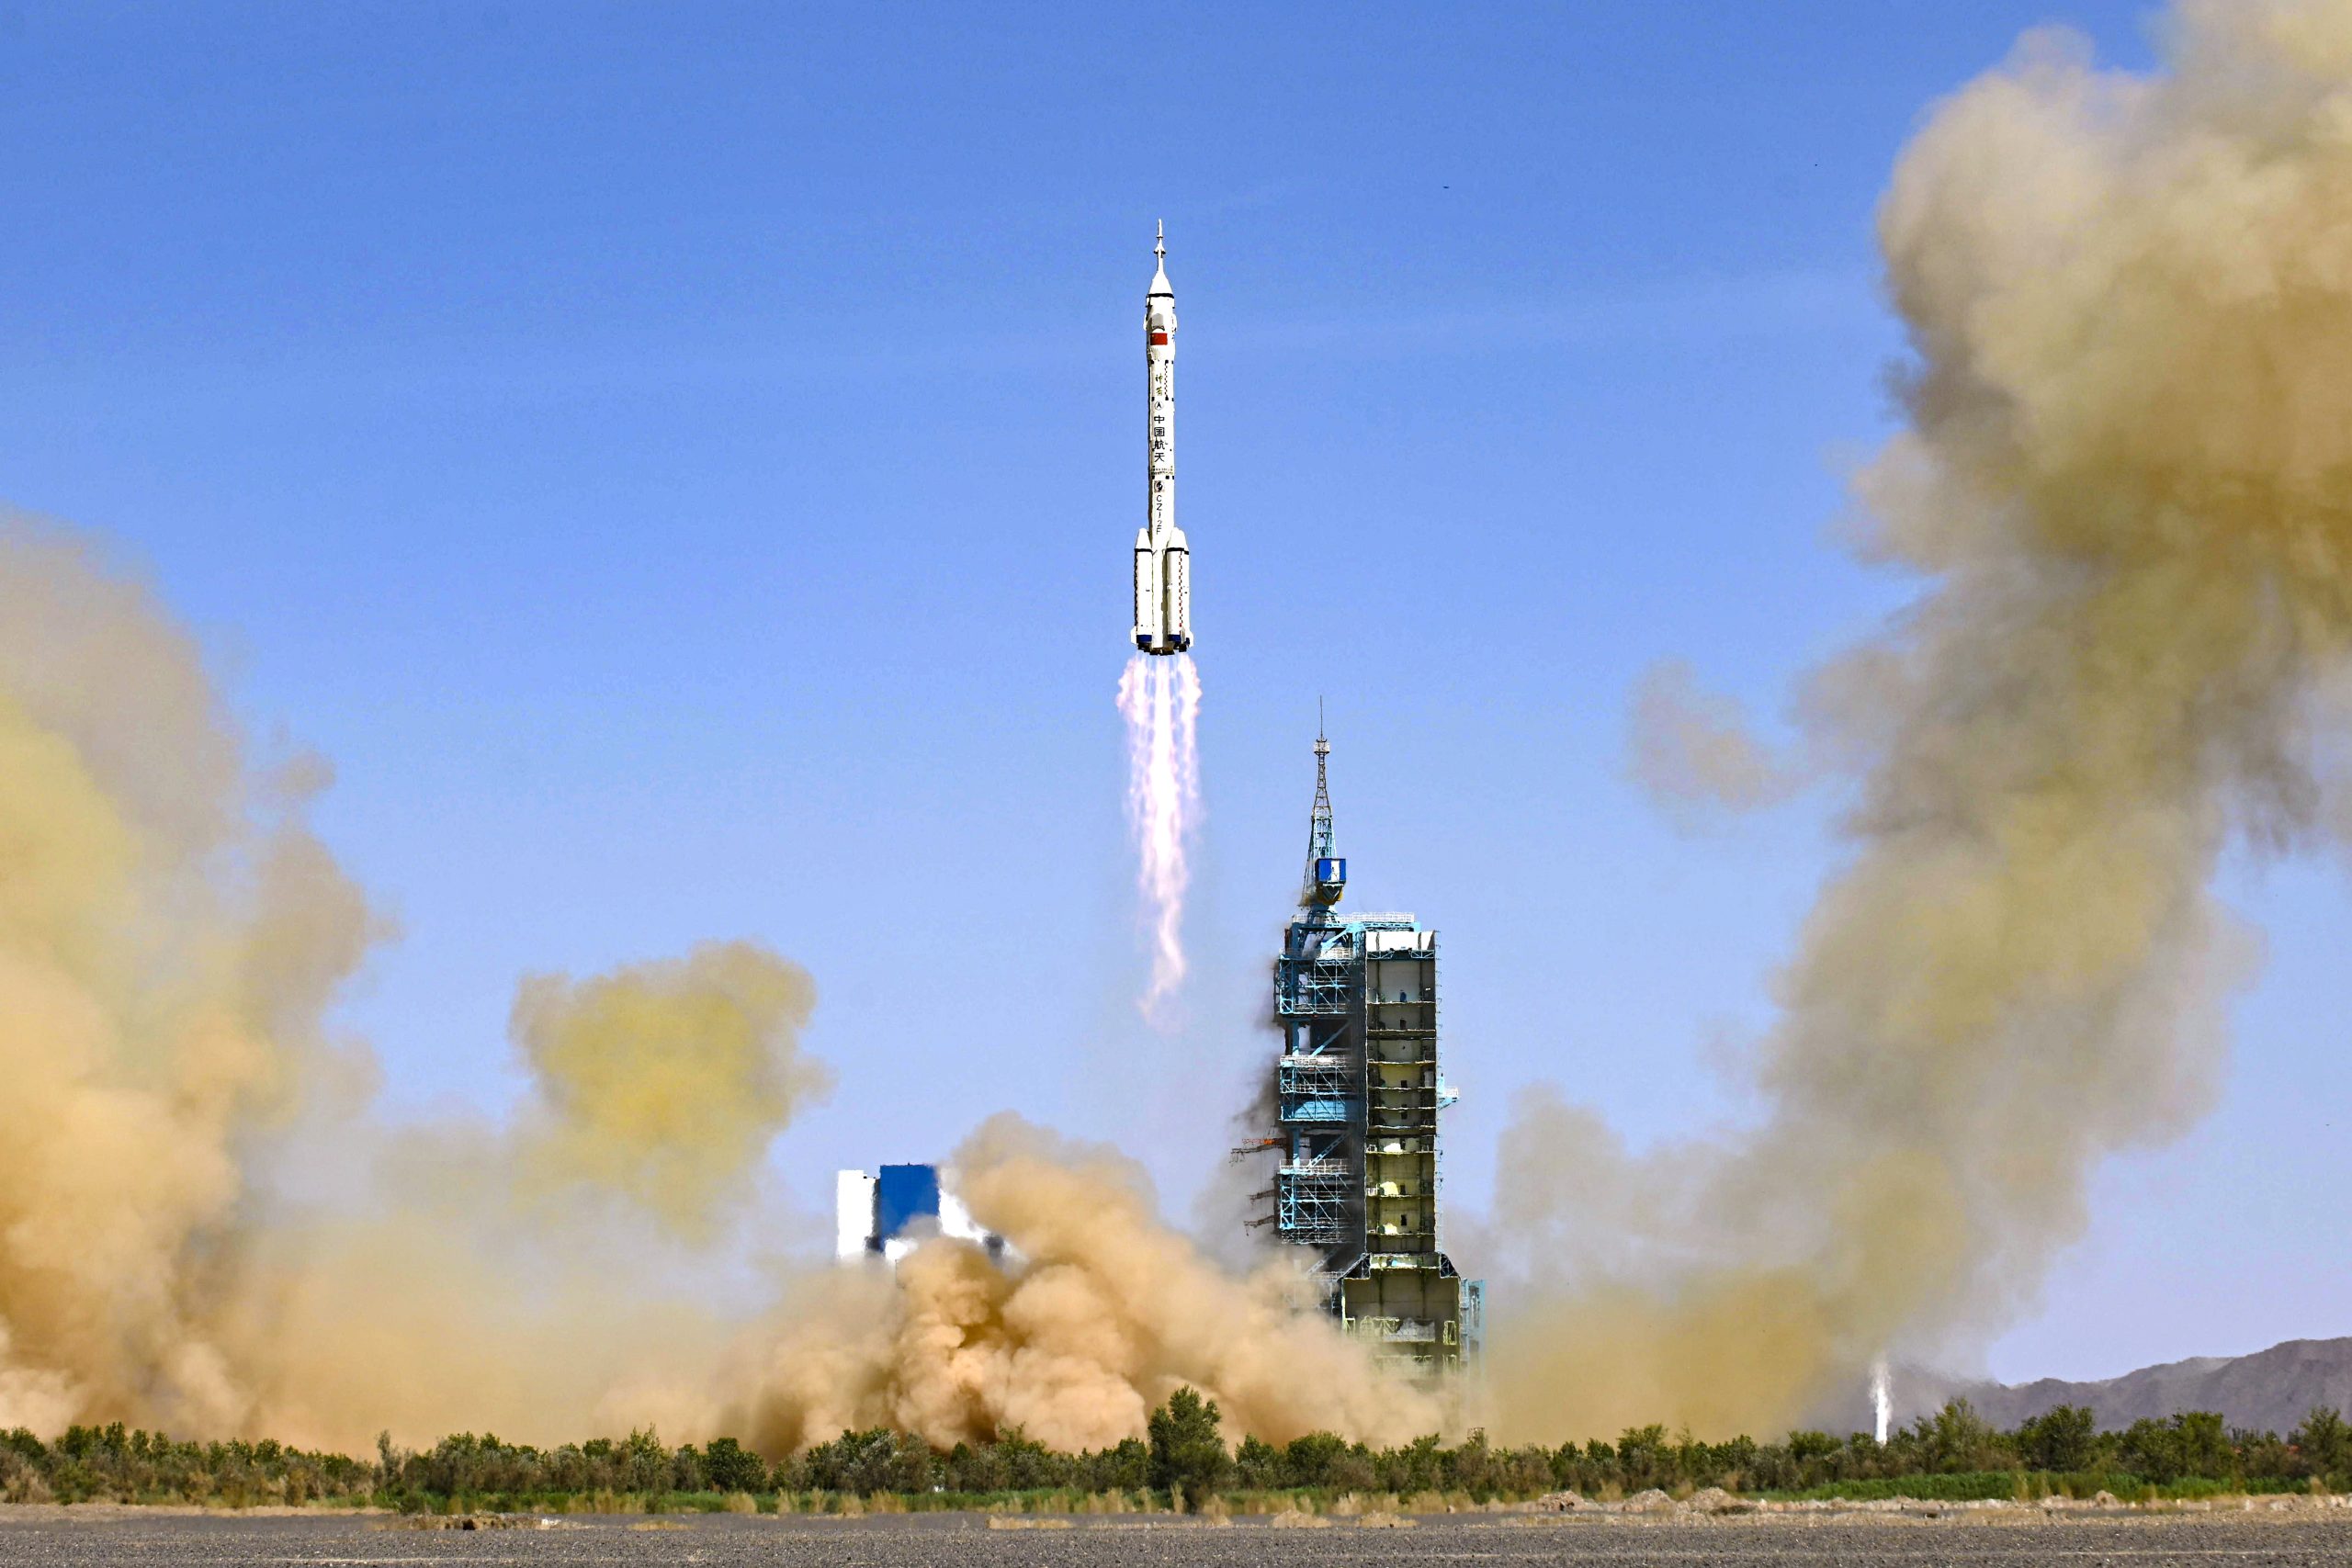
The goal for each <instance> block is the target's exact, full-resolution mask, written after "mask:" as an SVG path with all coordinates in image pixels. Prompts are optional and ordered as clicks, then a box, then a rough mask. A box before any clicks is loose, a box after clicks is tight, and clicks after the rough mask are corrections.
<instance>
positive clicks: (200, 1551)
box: [0, 1508, 2352, 1568]
mask: <svg viewBox="0 0 2352 1568" xmlns="http://www.w3.org/2000/svg"><path fill="white" fill-rule="evenodd" d="M2058 1561H2073V1562H2089V1563H2109V1562H2152V1563H2153V1562H2192V1561H2195V1562H2211V1561H2226V1562H2230V1563H2231V1564H2232V1565H2233V1568H2239V1565H2245V1568H2263V1565H2268V1564H2312V1565H2314V1568H2316V1565H2318V1564H2322V1563H2326V1564H2337V1563H2342V1562H2346V1561H2352V1517H2346V1515H2345V1514H2343V1513H2335V1514H2333V1515H2329V1516H2316V1515H2311V1514H2301V1515H2295V1516H2288V1517H2281V1516H2278V1515H2275V1514H2268V1513H2257V1514H2236V1513H2215V1514H2177V1515H2160V1516H2146V1515H2122V1516H2109V1517H2063V1518H2042V1517H2008V1516H2001V1517H1985V1516H1973V1517H1972V1516H1967V1515H1962V1516H1957V1517H1943V1518H1922V1517H1888V1516H1885V1515H1871V1514H1861V1513H1852V1514H1826V1515H1811V1516H1797V1517H1785V1516H1784V1517H1770V1516H1758V1517H1740V1518H1717V1519H1701V1518H1679V1519H1637V1518H1623V1517H1611V1518H1593V1517H1582V1518H1578V1517H1565V1518H1563V1517H1530V1516H1511V1515H1472V1516H1452V1517H1448V1516H1436V1517H1420V1518H1415V1519H1409V1520H1406V1521H1391V1520H1389V1519H1385V1518H1382V1519H1377V1520H1376V1521H1375V1522H1374V1523H1372V1524H1366V1523H1363V1522H1361V1521H1358V1520H1354V1519H1332V1520H1330V1521H1329V1523H1328V1524H1326V1525H1323V1526H1320V1527H1317V1528H1306V1529H1300V1528H1277V1527H1275V1526H1273V1525H1271V1524H1270V1523H1268V1522H1267V1521H1266V1520H1264V1519H1258V1518H1243V1519H1237V1520H1235V1521H1234V1522H1233V1523H1232V1524H1231V1525H1230V1526H1216V1525H1212V1524H1207V1523H1203V1522H1199V1521H1193V1520H1182V1519H1177V1520H1167V1519H1162V1520H1157V1521H1152V1522H1144V1521H1140V1520H1127V1519H1112V1518H1091V1519H1087V1518H1080V1519H1064V1520H1048V1519H1036V1518H1023V1519H1018V1520H999V1521H996V1522H995V1523H994V1524H991V1522H990V1521H989V1519H987V1518H985V1517H978V1516H975V1515H968V1514H932V1515H915V1516H891V1517H867V1518H857V1519H828V1518H811V1517H788V1518H781V1519H779V1518H759V1517H750V1518H746V1517H732V1516H727V1515H707V1516H696V1517H659V1518H650V1519H649V1518H629V1517H605V1518H594V1519H579V1518H566V1519H562V1520H548V1521H538V1520H525V1521H521V1522H519V1523H516V1524H514V1525H511V1526H508V1525H506V1524H505V1523H504V1522H503V1521H502V1522H501V1528H495V1529H471V1530H469V1529H448V1528H426V1529H420V1528H416V1526H415V1525H413V1523H411V1522H408V1521H403V1520H399V1519H395V1518H389V1517H383V1516H380V1515H378V1516H369V1515H327V1516H321V1515H292V1516H287V1515H279V1516H268V1517H263V1516H254V1515H220V1514H193V1513H165V1512H162V1511H158V1510H146V1509H119V1510H107V1509H96V1508H76V1509H72V1510H67V1509H61V1508H21V1509H6V1510H0V1562H6V1563H11V1564H14V1563H24V1564H28V1565H37V1568H48V1565H50V1564H60V1565H62V1564H75V1565H81V1564H92V1565H96V1564H117V1563H121V1564H140V1565H141V1568H148V1565H153V1564H156V1563H338V1564H348V1563H371V1562H383V1563H395V1562H396V1563H425V1562H498V1563H508V1562H514V1563H539V1562H545V1563H653V1564H662V1563H700V1564H712V1565H725V1564H730V1563H753V1562H760V1563H773V1562H786V1563H823V1564H843V1565H849V1564H856V1565H858V1568H948V1565H950V1564H962V1563H970V1562H984V1563H989V1564H1002V1565H1004V1568H1028V1565H1030V1564H1039V1565H1046V1564H1051V1565H1055V1568H1062V1565H1080V1568H1083V1565H1094V1564H1101V1565H1103V1568H1110V1565H1113V1564H1125V1563H1180V1562H1181V1563H1203V1564H1211V1565H1216V1564H1234V1565H1236V1568H1240V1565H1242V1564H1255V1563H1261V1562H1284V1563H1289V1562H1296V1563H1341V1562H1348V1563H1352V1562H1382V1563H1399V1564H1407V1563H1419V1562H1430V1563H1436V1562H1444V1563H1448V1564H1454V1563H1462V1562H1497V1563H1514V1562H1547V1563H1549V1562H1559V1563H1580V1562H1594V1563H1676V1564H1702V1563H1724V1564H1731V1565H1736V1564H1750V1563H1753V1564H1758V1565H1765V1564H1770V1565H1772V1568H1781V1565H1785V1564H1795V1563H1902V1564H1904V1565H1905V1568H1943V1565H1946V1564H1950V1565H1952V1568H1962V1565H1969V1564H1977V1563H2001V1564H2011V1563H2014V1564H2024V1563H2038V1562H2058Z"/></svg>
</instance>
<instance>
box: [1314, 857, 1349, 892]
mask: <svg viewBox="0 0 2352 1568" xmlns="http://www.w3.org/2000/svg"><path fill="white" fill-rule="evenodd" d="M1347 879H1348V863H1347V860H1346V859H1345V857H1334V856H1330V855H1326V856H1324V857H1322V858H1321V859H1319V860H1317V862H1316V863H1315V880H1316V881H1317V882H1320V883H1323V884H1325V885H1326V886H1329V885H1330V884H1333V883H1340V882H1345V881H1346V880H1347Z"/></svg>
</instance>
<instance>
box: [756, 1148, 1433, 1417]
mask: <svg viewBox="0 0 2352 1568" xmlns="http://www.w3.org/2000/svg"><path fill="white" fill-rule="evenodd" d="M955 1169H956V1174H957V1177H958V1179H959V1181H960V1187H959V1190H960V1192H961V1193H962V1195H963V1197H964V1199H965V1200H966V1201H967V1203H968V1204H969V1206H970V1208H971V1211H972V1214H973V1216H974V1218H976V1219H977V1220H978V1221H979V1222H980V1223H981V1224H984V1225H986V1226H988V1227H989V1228H991V1229H993V1230H996V1231H998V1232H1000V1233H1001V1234H1002V1235H1006V1236H1009V1237H1011V1238H1012V1239H1013V1241H1014V1242H1015V1243H1016V1245H1017V1246H1018V1247H1019V1248H1020V1251H1021V1253H1022V1258H1021V1259H1020V1261H1019V1262H1018V1264H1017V1265H1016V1266H1015V1267H1013V1268H1012V1269H1000V1268H998V1267H997V1266H996V1265H994V1264H993V1263H991V1262H990V1261H989V1259H988V1258H987V1256H986V1254H985V1253H984V1252H983V1251H982V1250H981V1249H980V1248H979V1247H977V1246H974V1245H972V1244H969V1243H946V1242H933V1243H929V1244H926V1245H925V1246H923V1247H920V1248H918V1249H917V1250H916V1252H915V1253H914V1255H913V1256H912V1257H910V1258H908V1259H907V1260H906V1262H905V1263H903V1264H902V1265H901V1266H900V1269H899V1280H898V1283H897V1284H896V1285H895V1286H894V1285H893V1284H891V1283H890V1281H889V1280H888V1279H887V1278H886V1277H884V1276H882V1275H881V1274H880V1272H879V1271H878V1270H876V1271H874V1272H871V1273H865V1274H859V1273H856V1272H851V1273H846V1274H842V1275H839V1276H836V1277H833V1278H831V1279H828V1280H822V1281H820V1282H818V1283H817V1284H816V1286H815V1287H814V1288H812V1289H810V1290H809V1291H807V1292H804V1293H803V1294H802V1295H801V1296H800V1297H799V1298H798V1299H797V1300H796V1301H795V1302H794V1303H792V1305H791V1310H790V1311H789V1312H788V1314H786V1316H785V1317H784V1318H783V1319H782V1320H781V1321H780V1322H779V1324H778V1325H776V1327H775V1330H774V1331H773V1333H772V1335H771V1336H769V1337H763V1340H762V1342H761V1343H760V1347H759V1349H758V1350H757V1352H756V1353H755V1354H754V1355H753V1356H752V1357H750V1358H749V1359H748V1362H747V1364H746V1365H745V1366H744V1367H743V1368H742V1370H741V1375H742V1376H743V1377H744V1378H745V1379H746V1380H747V1381H750V1382H753V1383H755V1384H756V1385H757V1386H758V1388H759V1390H760V1393H758V1395H757V1397H756V1398H755V1399H753V1400H752V1402H751V1403H750V1404H748V1405H745V1406H743V1407H741V1408H740V1409H738V1410H737V1411H735V1412H732V1413H730V1416H729V1419H728V1420H727V1421H725V1422H724V1423H722V1424H723V1425H726V1426H728V1427H729V1428H730V1429H735V1430H741V1431H744V1432H746V1433H748V1434H750V1435H751V1436H752V1438H753V1439H755V1440H756V1441H757V1442H758V1443H759V1444H760V1446H761V1447H763V1448H764V1449H767V1450H771V1451H781V1450H786V1449H790V1448H797V1447H798V1446H800V1445H802V1444H803V1443H806V1442H809V1441H811V1440H820V1439H822V1438H828V1437H830V1436H831V1435H832V1434H834V1433H836V1432H839V1431H841V1430H842V1429H843V1428H844V1427H857V1428H860V1429H863V1428H866V1427H880V1426H888V1427H899V1428H900V1429H902V1430H906V1431H910V1432H914V1433H917V1434H919V1435H921V1436H922V1437H923V1438H928V1439H929V1440H930V1441H931V1442H933V1443H934V1444H937V1445H939V1446H941V1447H947V1446H951V1445H953V1444H954V1443H956V1442H958V1441H963V1440H967V1439H978V1438H986V1437H989V1436H993V1435H995V1434H997V1433H999V1432H1002V1431H1005V1430H1007V1429H1009V1428H1012V1427H1021V1428H1023V1430H1024V1431H1025V1432H1026V1434H1027V1435H1028V1436H1029V1437H1030V1438H1035V1439H1036V1440H1038V1441H1041V1442H1044V1443H1046V1444H1047V1445H1049V1446H1051V1447H1056V1448H1063V1449H1071V1450H1075V1449H1081V1448H1100V1447H1103V1446H1106V1445H1108V1444H1111V1443H1115V1442H1117V1441H1119V1440H1120V1439H1122V1438H1129V1437H1136V1436H1140V1435H1141V1434H1142V1432H1143V1429H1144V1416H1145V1415H1146V1413H1147V1412H1148V1410H1149V1409H1150V1408H1151V1406H1153V1405H1154V1404H1158V1403H1159V1402H1160V1401H1161V1400H1164V1399H1165V1398H1166V1397H1167V1396H1168V1395H1169V1394H1170V1393H1172V1392H1173V1391H1174V1390H1175V1389H1176V1388H1178V1387H1179V1386H1182V1385H1190V1386H1192V1387H1193V1388H1196V1389H1199V1390H1201V1391H1202V1392H1203V1393H1205V1394H1207V1395H1209V1396H1210V1397H1212V1398H1214V1399H1216V1401H1217V1402H1218V1404H1220V1405H1221V1406H1222V1408H1223V1409H1224V1411H1225V1414H1226V1417H1227V1421H1228V1423H1229V1424H1230V1425H1231V1427H1233V1428H1234V1429H1235V1430H1236V1431H1238V1432H1250V1433H1255V1434H1257V1435H1259V1436H1261V1437H1264V1438H1269V1439H1272V1440H1276V1441H1284V1440H1287V1439H1289V1438H1294V1437H1297V1436H1300V1435H1301V1434H1303V1433H1306V1432H1309V1431H1314V1430H1317V1429H1322V1430H1328V1431H1340V1432H1345V1433H1349V1434H1351V1435H1354V1436H1359V1437H1363V1438H1367V1439H1371V1440H1375V1441H1382V1442H1401V1441H1405V1440H1408V1439H1409V1438H1412V1437H1414V1436H1416V1435H1418V1434H1420V1433H1423V1432H1433V1431H1437V1430H1440V1429H1441V1428H1442V1427H1453V1426H1455V1425H1458V1423H1457V1422H1455V1421H1453V1419H1452V1418H1451V1415H1452V1413H1451V1412H1450V1411H1449V1410H1448V1409H1447V1408H1445V1407H1444V1406H1443V1405H1442V1404H1440V1402H1439V1401H1438V1400H1437V1399H1436V1398H1434V1397H1433V1396H1431V1395H1430V1394H1428V1393H1423V1392H1421V1391H1419V1390H1418V1389H1415V1388H1412V1387H1410V1386H1408V1385H1404V1384H1401V1383H1394V1382H1389V1381H1387V1380H1385V1379H1382V1378H1379V1377H1376V1376H1375V1375H1374V1372H1373V1370H1372V1367H1371V1364H1370V1362H1369V1361H1368V1359H1366V1358H1365V1355H1364V1352H1363V1349H1362V1348H1361V1347H1359V1346H1358V1345H1357V1344H1355V1343H1354V1342H1352V1341H1350V1340H1347V1339H1344V1338H1342V1337H1340V1335H1339V1334H1337V1333H1336V1332H1335V1331H1334V1330H1333V1329H1332V1327H1331V1326H1330V1325H1329V1321H1328V1320H1326V1319H1324V1318H1322V1317H1321V1316H1320V1315H1319V1314H1301V1313H1300V1312H1299V1311H1297V1310H1296V1309H1297V1306H1298V1304H1299V1303H1297V1302H1296V1301H1295V1299H1294V1297H1293V1295H1292V1292H1293V1291H1295V1289H1296V1288H1297V1286H1298V1283H1299V1281H1298V1278H1297V1276H1296V1275H1295V1273H1293V1272H1291V1271H1290V1270H1289V1269H1285V1268H1283V1267H1280V1266H1270V1267H1269V1268H1268V1269H1265V1270H1264V1271H1262V1272H1261V1273H1259V1274H1257V1275H1255V1276H1252V1277H1249V1278H1238V1277H1236V1276H1234V1275H1232V1274H1229V1273H1227V1272H1226V1271H1225V1270H1224V1269H1220V1268H1219V1267H1217V1266H1216V1264H1214V1263H1212V1262H1210V1261H1209V1260H1208V1259H1207V1258H1204V1257H1203V1256H1202V1255H1201V1254H1200V1253H1199V1252H1198V1251H1196V1250H1195V1249H1194V1248H1193V1245H1192V1244H1191V1243H1190V1242H1189V1241H1187V1240H1185V1239H1184V1238H1183V1237H1182V1236H1181V1235H1177V1234H1176V1233H1174V1232H1172V1231H1170V1230H1169V1229H1167V1228H1166V1227H1165V1226H1163V1225H1162V1224H1160V1223H1159V1220H1158V1218H1157V1217H1156V1213H1155V1211H1154V1205H1153V1203H1152V1201H1151V1196H1150V1192H1149V1189H1148V1183H1147V1181H1146V1179H1145V1178H1144V1176H1143V1174H1142V1172H1141V1170H1140V1169H1139V1168H1137V1167H1136V1165H1135V1164H1134V1163H1133V1162H1132V1161H1131V1160H1129V1159H1127V1158H1126V1157H1125V1156H1122V1155H1119V1154H1118V1153H1116V1152H1115V1151H1114V1150H1110V1149H1107V1148H1103V1147H1097V1146H1091V1145H1080V1144H1073V1143H1069V1142H1067V1141H1064V1140H1061V1139H1058V1138H1056V1137H1055V1136H1053V1135H1052V1134H1047V1133H1046V1132H1043V1131H1041V1130H1039V1129H1037V1128H1035V1127H1032V1126H1030V1125H1029V1124H1027V1123H1025V1122H1022V1121H1020V1120H1019V1119H1018V1118H1016V1117H1013V1116H1010V1115H1004V1116H999V1117H996V1118H993V1119H992V1120H990V1121H989V1122H987V1123H985V1124H984V1125H983V1126H982V1127H981V1128H980V1130H979V1131H978V1133H977V1134H974V1136H973V1137H972V1139H971V1140H970V1141H969V1142H968V1143H967V1144H966V1145H965V1146H964V1148H963V1149H962V1150H960V1151H959V1152H958V1153H957V1155H956V1159H955Z"/></svg>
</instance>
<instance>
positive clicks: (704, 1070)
mask: <svg viewBox="0 0 2352 1568" xmlns="http://www.w3.org/2000/svg"><path fill="white" fill-rule="evenodd" d="M815 1004H816V988H815V987H814V986H813V985H811V984H810V982H809V976H808V975H807V974H806V973H805V972H804V971H802V970H800V969H799V968H797V967H796V966H794V965H792V964H786V963H784V962H783V961H781V960H779V959H777V958H776V957H775V955H774V954H772V953H765V952H763V951H762V950H761V949H759V948H757V947H754V946H752V944H750V943H749V942H707V943H705V944H704V945H702V946H700V947H698V948H696V949H695V951H694V952H693V953H689V954H688V955H687V956H686V957H685V958H684V959H683V960H681V961H677V962H673V963H653V964H631V965H628V967H625V968H622V969H619V970H616V971H615V972H614V973H611V974H608V975H603V976H597V977H596V978H594V979H592V980H588V981H584V982H581V983H577V984H575V983H573V982H571V981H568V980H566V979H563V978H562V977H560V976H531V977H530V978H528V979H526V980H525V981H524V982H523V985H522V987H521V989H520V991H519V993H518V994H517V995H516V997H515V1017H514V1023H513V1033H514V1036H515V1043H516V1044H517V1045H518V1046H519V1047H520V1048H521V1050H522V1052H523V1054H524V1056H525V1058H526V1060H527V1061H528V1063H529V1064H530V1067H531V1073H532V1078H533V1081H534V1083H535V1084H536V1085H537V1089H538V1092H539V1099H540V1102H541V1106H542V1107H543V1109H544V1111H545V1113H546V1114H545V1115H544V1117H542V1118H541V1119H540V1120H539V1121H538V1122H536V1123H535V1124H534V1126H533V1129H532V1135H531V1136H530V1138H529V1140H528V1142H527V1143H526V1171H527V1172H528V1174H529V1176H530V1177H531V1178H532V1179H536V1180H540V1181H551V1182H554V1183H558V1184H561V1183H565V1182H570V1181H588V1182H592V1183H595V1184H598V1185H602V1186H605V1187H607V1188H610V1189H612V1190H616V1191H620V1192H626V1193H628V1194H629V1195H631V1196H632V1197H635V1198H637V1199H638V1200H639V1201H642V1202H643V1203H645V1204H646V1205H647V1206H648V1207H650V1208H651V1209H653V1210H654V1211H655V1212H656V1213H659V1214H661V1215H662V1217H663V1218H664V1219H665V1220H667V1221H668V1222H669V1223H670V1224H672V1225H673V1226H675V1227H676V1228H678V1229H679V1230H681V1231H683V1232H685V1233H688V1234H695V1235H701V1234H707V1232H708V1230H709V1228H710V1225H711V1223H712V1221H713V1218H714V1214H715V1211H716V1210H717V1209H718V1207H719V1206H720V1205H722V1204H723V1203H724V1202H725V1201H727V1200H728V1199H729V1197H731V1196H735V1195H739V1194H740V1193H741V1183H742V1180H743V1177H744V1173H745V1172H747V1171H749V1170H750V1169H751V1168H752V1167H753V1166H755V1165H756V1164H757V1163H758V1162H759V1160H760V1159H761V1157H762V1156H763V1155H764V1154H765V1153H766V1151H767V1147H768V1145H769V1143H770V1142H771V1141H772V1140H773V1139H774V1138H775V1135H776V1134H777V1133H778V1132H779V1131H781V1130H782V1129H783V1127H784V1126H785V1125H786V1123H787V1122H790V1121H791V1119H792V1117H793V1114H794V1112H795V1111H797V1109H798V1108H799V1107H800V1106H801V1105H802V1104H803V1103H804V1102H805V1101H807V1100H809V1099H810V1098H812V1097H813V1096H815V1095H818V1094H821V1093H822V1092H823V1091H824V1090H825V1089H827V1088H829V1087H830V1086H831V1082H832V1075H831V1071H830V1070H829V1069H827V1068H826V1067H825V1066H823V1065H822V1064H820V1063H818V1062H816V1061H814V1060H812V1059H810V1058H809V1057H807V1056H805V1055H801V1053H800V1051H799V1048H798V1046H799V1032H800V1030H801V1029H802V1027H803V1026H805V1025H806V1024H807V1023H808V1021H809V1010H810V1009H811V1008H812V1007H813V1006H815Z"/></svg>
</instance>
